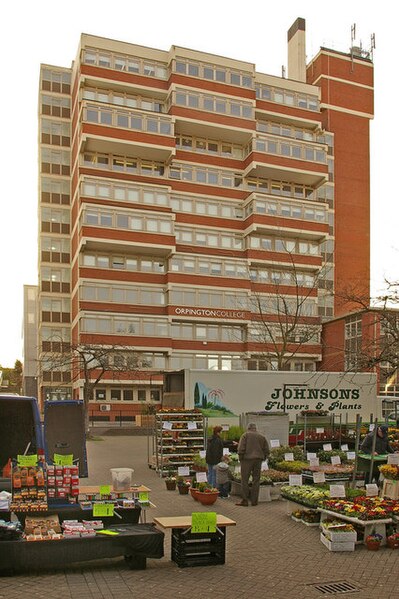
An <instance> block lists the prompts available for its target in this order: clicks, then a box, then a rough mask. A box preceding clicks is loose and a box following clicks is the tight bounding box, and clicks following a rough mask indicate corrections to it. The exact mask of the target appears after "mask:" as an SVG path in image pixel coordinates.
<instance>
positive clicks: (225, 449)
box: [223, 447, 230, 455]
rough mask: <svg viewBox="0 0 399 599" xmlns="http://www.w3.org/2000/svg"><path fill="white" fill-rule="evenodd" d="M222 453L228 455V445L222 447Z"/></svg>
mask: <svg viewBox="0 0 399 599" xmlns="http://www.w3.org/2000/svg"><path fill="white" fill-rule="evenodd" d="M223 455H230V450H229V448H228V447H223Z"/></svg>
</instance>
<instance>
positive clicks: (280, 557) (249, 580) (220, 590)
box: [0, 436, 399, 599]
mask: <svg viewBox="0 0 399 599" xmlns="http://www.w3.org/2000/svg"><path fill="white" fill-rule="evenodd" d="M150 448H151V440H150V439H147V437H145V436H104V437H101V438H98V440H91V441H88V462H89V477H88V478H87V479H84V480H83V481H82V484H87V485H90V484H109V483H110V482H111V473H110V468H115V467H116V468H122V467H129V468H133V469H134V474H133V481H134V483H141V484H144V485H146V486H148V487H150V489H151V500H152V501H153V503H154V504H155V505H156V508H151V509H149V510H148V511H147V522H150V521H151V520H152V517H155V516H158V517H161V516H177V515H178V516H186V515H190V514H191V512H193V511H217V512H218V513H221V514H223V515H225V516H227V517H229V518H232V519H233V520H235V521H236V522H237V526H236V527H230V528H228V529H227V551H226V563H225V564H224V565H219V566H201V567H194V568H178V567H177V565H176V564H175V563H174V562H172V561H171V560H170V532H168V531H166V534H165V557H164V558H162V559H161V560H156V559H153V560H152V559H148V560H147V569H146V570H141V571H134V570H129V569H128V567H127V566H126V565H125V562H124V560H121V559H120V558H115V559H109V560H100V561H96V562H86V563H85V564H79V565H74V566H68V567H65V568H63V569H59V570H52V571H51V570H48V571H40V572H38V573H35V572H30V573H28V574H20V575H16V576H13V577H0V599H24V598H25V597H26V598H28V597H32V598H41V597H43V598H46V599H72V598H73V599H75V598H76V599H77V598H79V599H85V598H86V597H87V598H90V599H92V598H97V599H98V598H101V599H102V598H104V599H105V598H106V599H126V597H129V596H130V595H133V594H134V595H136V596H137V595H142V596H146V597H149V599H151V598H153V597H157V598H162V599H163V598H165V599H167V598H175V597H187V596H188V595H189V596H190V598H191V599H196V598H198V599H200V598H201V599H202V598H203V597H204V596H206V595H208V594H212V595H216V596H220V597H222V596H223V597H224V596H228V597H231V598H232V599H236V598H241V597H244V598H245V597H252V596H254V595H255V594H256V595H257V596H258V597H260V598H263V597H264V598H267V599H269V598H279V599H287V598H291V597H292V598H293V599H294V598H295V599H317V598H318V597H324V598H326V597H338V598H339V597H340V596H342V597H348V598H356V597H359V598H360V597H361V598H362V599H375V598H376V597H377V596H379V595H381V594H383V596H384V599H399V584H398V583H397V571H398V566H399V551H395V550H391V549H387V548H381V549H380V550H379V551H377V552H373V551H367V549H366V548H365V547H364V546H361V545H360V546H356V549H355V551H354V552H345V553H332V552H329V551H328V549H327V548H326V547H324V546H323V545H322V544H321V542H320V540H319V536H320V532H319V529H318V528H316V527H315V528H312V527H306V526H304V525H303V524H301V523H297V522H294V521H293V520H291V518H290V517H289V516H288V515H287V513H286V512H287V508H286V502H285V501H283V500H278V501H272V502H269V503H260V504H258V505H257V506H255V507H254V506H248V507H239V506H236V505H235V502H236V501H237V498H236V497H231V498H229V499H226V500H222V499H218V500H217V502H216V503H215V504H214V505H213V506H210V507H205V506H201V505H200V504H198V502H194V500H193V499H192V497H191V496H184V495H179V493H178V491H167V490H166V485H165V482H164V480H163V479H162V478H160V476H159V475H158V474H156V472H155V471H154V470H152V469H150V468H149V467H148V459H147V458H148V451H149V449H150ZM0 551H1V544H0ZM339 581H346V582H347V583H350V584H352V585H353V587H354V589H355V590H354V591H353V592H350V593H345V594H343V593H334V594H329V593H327V594H326V593H325V592H322V591H320V590H318V589H317V587H316V585H323V584H326V583H334V582H339Z"/></svg>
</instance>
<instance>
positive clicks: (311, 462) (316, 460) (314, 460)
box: [309, 458, 320, 466]
mask: <svg viewBox="0 0 399 599" xmlns="http://www.w3.org/2000/svg"><path fill="white" fill-rule="evenodd" d="M309 466H320V460H319V458H312V459H311V460H309Z"/></svg>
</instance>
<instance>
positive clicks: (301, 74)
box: [288, 18, 306, 82]
mask: <svg viewBox="0 0 399 599" xmlns="http://www.w3.org/2000/svg"><path fill="white" fill-rule="evenodd" d="M288 78H289V79H295V80H296V81H303V82H306V35H305V19H301V18H298V19H297V20H296V21H295V23H293V24H292V25H291V27H290V28H289V30H288Z"/></svg>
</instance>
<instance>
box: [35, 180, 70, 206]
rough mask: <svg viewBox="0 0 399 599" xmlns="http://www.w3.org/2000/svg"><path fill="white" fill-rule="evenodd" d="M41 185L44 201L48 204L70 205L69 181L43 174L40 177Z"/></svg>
mask: <svg viewBox="0 0 399 599" xmlns="http://www.w3.org/2000/svg"><path fill="white" fill-rule="evenodd" d="M40 186H41V201H42V202H46V203H48V204H62V205H64V206H67V205H69V203H70V192H69V181H67V180H60V179H51V178H50V177H45V176H42V177H40Z"/></svg>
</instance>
